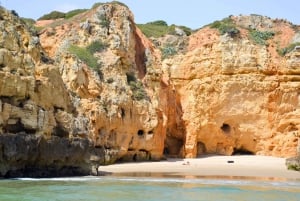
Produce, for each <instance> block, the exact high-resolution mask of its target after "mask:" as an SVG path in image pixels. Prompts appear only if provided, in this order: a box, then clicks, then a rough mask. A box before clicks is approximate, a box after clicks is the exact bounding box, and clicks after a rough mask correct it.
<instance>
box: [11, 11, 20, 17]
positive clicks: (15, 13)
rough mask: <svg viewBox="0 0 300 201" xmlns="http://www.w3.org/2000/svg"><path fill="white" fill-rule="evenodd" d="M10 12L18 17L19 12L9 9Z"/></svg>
mask: <svg viewBox="0 0 300 201" xmlns="http://www.w3.org/2000/svg"><path fill="white" fill-rule="evenodd" d="M11 14H13V15H14V16H16V17H19V14H18V13H17V11H15V10H11Z"/></svg>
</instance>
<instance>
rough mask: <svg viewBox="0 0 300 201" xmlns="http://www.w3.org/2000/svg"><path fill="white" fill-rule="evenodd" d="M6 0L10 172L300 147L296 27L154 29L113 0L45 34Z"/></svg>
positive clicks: (4, 141)
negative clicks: (150, 34) (146, 30)
mask: <svg viewBox="0 0 300 201" xmlns="http://www.w3.org/2000/svg"><path fill="white" fill-rule="evenodd" d="M0 9H1V12H0V30H1V33H2V34H1V35H0V77H1V79H0V106H1V107H0V162H1V163H0V176H7V177H12V176H53V175H80V174H82V175H85V174H97V167H98V166H99V165H103V164H109V163H114V162H117V161H141V160H159V159H162V158H163V157H164V156H176V157H197V156H199V155H202V154H207V153H209V154H226V155H232V154H240V153H251V154H261V155H273V156H282V157H289V156H295V155H296V147H297V142H298V140H299V134H298V129H299V126H300V124H299V123H300V122H299V120H300V118H299V117H300V116H299V115H300V113H299V111H300V110H299V108H300V107H299V105H300V103H299V100H300V99H299V84H300V76H299V75H300V74H299V73H300V71H299V70H298V67H299V65H300V59H299V58H300V52H299V50H298V49H299V48H298V46H296V44H298V43H297V42H300V41H299V33H300V32H299V27H297V26H295V25H292V24H290V23H288V22H286V21H283V20H272V19H270V18H266V17H262V16H256V15H252V16H239V17H234V16H232V17H229V18H226V19H224V20H222V21H218V22H214V23H213V24H211V25H208V26H206V27H203V28H201V29H199V30H198V31H197V32H195V33H193V34H192V35H190V36H187V34H186V33H185V32H184V31H183V30H181V29H180V27H176V28H175V30H174V32H173V33H171V35H170V34H167V35H165V36H163V37H160V38H151V39H148V38H147V37H145V36H144V34H143V33H142V32H141V31H140V30H139V28H137V26H136V25H135V23H134V18H133V14H132V13H131V12H130V11H129V9H128V8H127V7H126V6H124V5H122V4H120V3H117V2H113V3H105V4H98V6H94V7H93V8H92V9H90V10H88V11H86V12H82V13H80V14H78V15H75V16H74V17H72V18H70V19H59V20H55V21H47V24H46V25H45V27H44V28H43V29H42V30H41V31H40V32H39V33H38V35H35V34H34V33H32V32H31V31H30V29H29V27H27V25H26V24H25V23H24V22H23V21H22V20H20V19H19V18H18V16H15V15H14V14H13V13H11V12H9V11H6V10H5V9H4V8H0ZM39 24H42V23H41V22H39Z"/></svg>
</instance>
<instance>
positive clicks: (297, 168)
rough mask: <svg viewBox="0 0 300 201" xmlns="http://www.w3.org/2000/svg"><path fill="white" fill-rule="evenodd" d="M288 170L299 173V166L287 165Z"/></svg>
mask: <svg viewBox="0 0 300 201" xmlns="http://www.w3.org/2000/svg"><path fill="white" fill-rule="evenodd" d="M288 170H295V171H300V166H298V165H291V164H290V165H288Z"/></svg>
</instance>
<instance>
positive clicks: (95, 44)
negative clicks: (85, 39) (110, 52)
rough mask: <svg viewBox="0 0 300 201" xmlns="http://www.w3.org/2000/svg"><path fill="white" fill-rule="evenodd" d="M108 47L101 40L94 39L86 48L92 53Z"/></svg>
mask: <svg viewBox="0 0 300 201" xmlns="http://www.w3.org/2000/svg"><path fill="white" fill-rule="evenodd" d="M107 47H108V44H106V43H103V42H102V41H99V40H96V41H94V42H92V43H91V44H90V45H89V46H87V50H88V51H89V52H90V53H91V54H94V53H96V52H101V51H102V50H104V49H106V48H107Z"/></svg>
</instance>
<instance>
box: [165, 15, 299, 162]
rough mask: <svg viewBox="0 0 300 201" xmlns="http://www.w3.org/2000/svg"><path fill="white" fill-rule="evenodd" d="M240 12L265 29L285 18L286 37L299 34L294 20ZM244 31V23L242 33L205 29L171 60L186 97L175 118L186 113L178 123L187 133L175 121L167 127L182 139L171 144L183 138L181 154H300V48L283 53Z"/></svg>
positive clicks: (172, 74) (171, 72)
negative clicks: (298, 148)
mask: <svg viewBox="0 0 300 201" xmlns="http://www.w3.org/2000/svg"><path fill="white" fill-rule="evenodd" d="M252 18H254V19H252ZM234 19H235V20H236V21H237V22H238V23H237V24H239V23H240V24H243V25H245V24H246V25H247V26H248V24H249V23H250V22H251V23H252V24H251V23H250V24H249V26H250V25H251V26H254V25H255V24H257V23H258V24H259V26H258V25H257V26H258V27H260V28H261V27H262V29H263V30H270V29H271V28H272V30H273V31H274V30H277V29H278V27H279V25H278V23H280V24H281V25H282V26H281V28H280V29H283V28H282V27H284V28H285V29H283V31H284V32H285V33H286V35H284V37H286V38H290V39H292V38H293V34H294V33H293V31H292V30H293V29H292V27H291V26H290V25H286V24H285V25H283V24H282V23H283V22H275V21H272V20H270V19H268V20H265V21H262V19H263V18H262V17H258V16H251V17H248V18H246V17H240V18H239V17H236V18H234ZM271 22H272V23H271ZM253 23H254V24H253ZM276 23H277V24H276ZM247 26H246V27H247ZM255 26H256V25H255ZM243 34H244V30H241V36H240V37H238V38H231V37H230V36H228V35H223V36H219V34H218V32H214V31H212V30H211V29H209V28H204V29H201V30H199V31H198V32H197V33H195V34H193V35H192V36H191V37H190V42H189V48H188V49H189V51H188V52H187V53H186V54H182V55H177V56H175V57H174V58H172V59H168V60H165V61H164V63H163V69H165V70H164V72H165V73H168V79H169V83H170V86H171V87H173V89H174V91H176V92H177V95H176V96H177V97H178V99H179V100H178V101H177V102H178V103H180V104H177V106H178V107H179V108H180V110H177V111H174V110H173V112H172V113H171V117H170V115H169V119H172V118H173V117H172V116H174V115H175V116H177V117H181V119H180V118H179V120H177V122H176V124H175V126H177V127H179V128H181V127H183V129H181V130H182V132H181V135H178V133H177V132H176V131H173V130H172V127H171V128H170V127H169V128H168V130H169V132H168V133H167V142H168V141H169V142H170V141H172V140H173V141H174V139H177V140H175V141H174V142H173V144H172V142H170V143H169V145H168V146H169V147H172V145H173V146H178V144H182V148H181V149H177V154H179V155H182V156H184V157H196V156H197V155H199V154H203V153H214V154H225V155H231V154H236V153H248V154H249V153H252V154H262V155H273V156H282V157H289V156H295V155H296V146H297V141H298V138H297V136H298V135H299V134H298V129H299V125H300V124H299V123H300V122H299V114H300V113H299V104H300V103H299V100H298V99H299V80H298V74H299V73H298V68H299V62H298V59H297V58H298V56H297V54H298V52H295V51H293V52H291V53H290V54H288V55H287V56H286V57H279V55H278V53H277V52H276V51H274V46H273V44H272V43H273V42H274V41H269V43H270V44H269V47H268V46H262V45H258V44H255V43H254V42H253V41H251V40H250V39H249V38H247V37H244V36H243ZM274 37H277V38H280V37H283V36H282V35H279V36H274ZM274 40H275V38H274ZM280 41H283V42H284V40H281V38H280ZM166 77H167V76H166ZM171 99H173V98H171ZM171 101H172V102H173V101H174V100H171ZM173 122H174V121H173ZM172 126H174V125H172Z"/></svg>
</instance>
